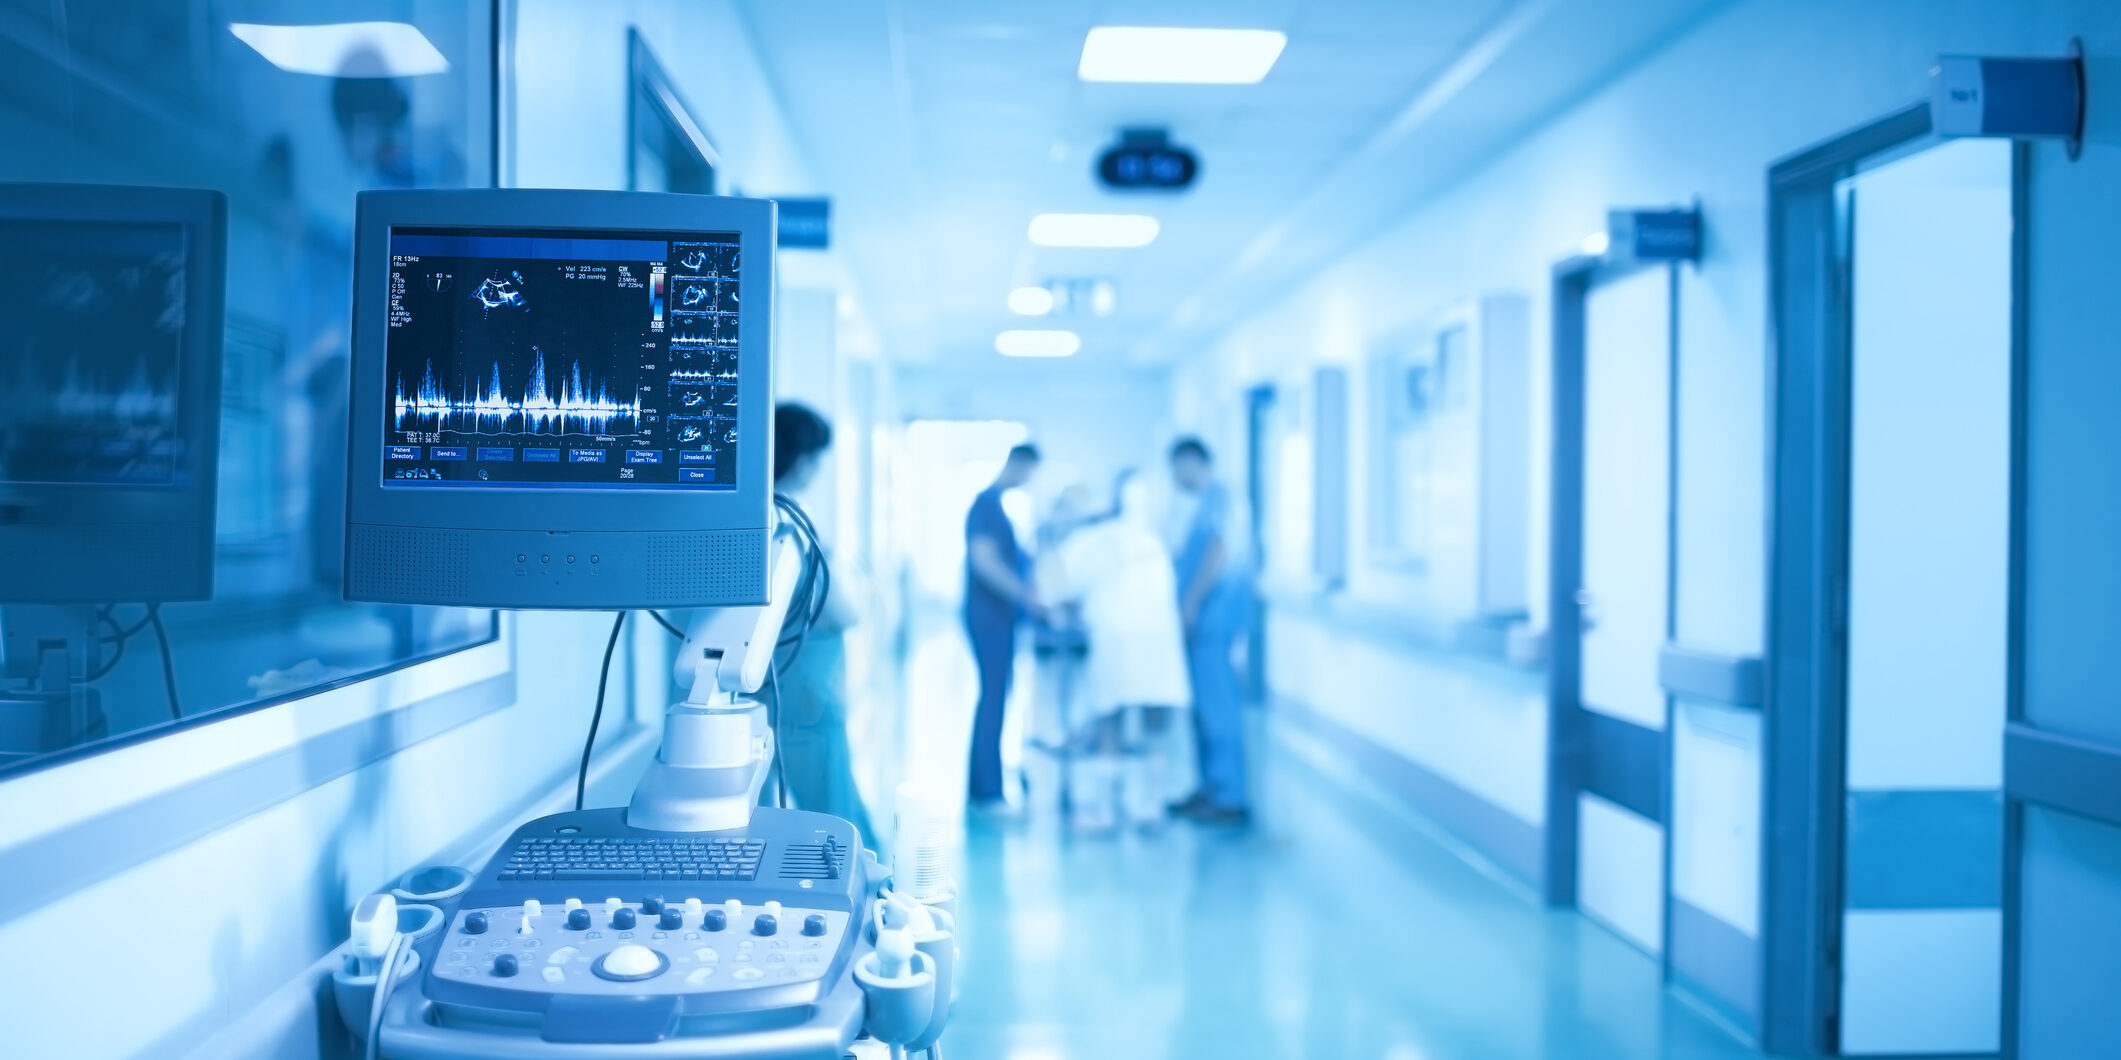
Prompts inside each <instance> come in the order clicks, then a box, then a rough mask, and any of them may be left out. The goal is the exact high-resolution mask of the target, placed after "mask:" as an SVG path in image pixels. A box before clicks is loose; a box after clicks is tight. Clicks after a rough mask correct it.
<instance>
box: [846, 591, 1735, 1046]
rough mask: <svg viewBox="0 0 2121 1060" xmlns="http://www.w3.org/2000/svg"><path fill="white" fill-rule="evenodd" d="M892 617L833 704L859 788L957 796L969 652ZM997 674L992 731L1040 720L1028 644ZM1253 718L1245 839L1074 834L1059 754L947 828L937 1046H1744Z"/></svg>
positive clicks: (971, 684) (1603, 934) (938, 632)
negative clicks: (947, 937) (955, 910)
mask: <svg viewBox="0 0 2121 1060" xmlns="http://www.w3.org/2000/svg"><path fill="white" fill-rule="evenodd" d="M915 628H916V629H917V630H918V631H919V632H918V633H917V634H916V635H915V636H913V637H911V638H909V643H908V644H907V646H906V651H905V654H904V656H903V658H904V660H905V661H904V664H903V665H902V666H901V667H898V668H897V669H898V670H899V673H898V674H897V675H894V676H895V678H896V679H895V680H892V679H886V680H887V681H888V682H889V683H891V684H896V685H897V686H898V687H899V688H900V689H902V690H903V691H902V694H900V695H896V696H890V697H888V700H889V705H888V706H885V705H883V704H880V703H877V702H876V700H879V699H885V698H886V697H884V696H881V695H879V696H877V697H874V698H873V699H872V704H871V710H873V711H875V713H874V714H872V715H870V716H869V717H866V718H864V719H861V720H858V721H857V723H856V731H857V732H861V731H864V730H865V729H867V730H869V731H870V732H871V733H872V736H871V737H870V739H872V740H873V741H875V742H873V743H872V744H871V746H872V747H874V748H876V749H878V750H882V749H883V747H884V746H886V745H889V744H896V745H897V746H896V750H895V751H894V752H892V753H890V754H884V755H871V756H865V757H868V758H869V761H870V762H871V764H872V766H873V767H882V768H877V769H876V773H877V774H878V775H873V776H871V777H869V778H868V780H869V784H870V785H871V786H872V789H873V790H875V789H880V790H889V786H890V785H891V784H893V783H896V781H897V780H898V779H901V778H905V777H914V778H920V779H923V780H926V781H928V782H930V783H934V784H937V785H941V786H944V787H946V788H950V789H952V790H957V791H962V790H963V786H964V779H963V778H964V754H965V747H966V739H967V733H968V732H969V730H970V725H971V706H972V701H973V698H974V697H975V695H976V691H977V679H976V677H975V676H974V674H973V671H972V663H971V658H970V653H969V652H968V651H967V650H966V649H965V647H964V638H963V634H962V632H960V630H959V629H958V628H957V626H956V624H955V622H953V621H950V616H949V614H948V613H947V612H936V613H931V614H927V615H922V616H920V617H919V618H918V619H916V622H915ZM879 676H881V675H879ZM901 682H902V683H901ZM1018 685H1019V692H1018V694H1017V695H1015V696H1013V697H1012V709H1013V710H1015V711H1017V713H1018V714H1019V715H1020V716H1018V717H1013V718H1012V719H1011V722H1012V725H1011V730H1012V731H1014V730H1016V729H1018V728H1025V729H1029V730H1031V731H1040V730H1041V729H1042V727H1043V724H1044V716H1043V713H1042V709H1041V705H1039V704H1034V703H1031V702H1030V700H1031V699H1033V698H1035V696H1036V692H1037V689H1038V688H1039V687H1040V685H1039V676H1038V674H1037V672H1036V669H1035V667H1034V666H1033V665H1032V664H1031V663H1030V661H1029V660H1028V658H1027V659H1026V660H1025V662H1024V664H1023V665H1022V666H1020V667H1019V670H1018ZM879 692H881V689H879ZM861 698H871V697H861ZM901 702H902V703H903V704H904V705H905V707H904V713H903V714H902V715H901V714H898V712H897V710H896V709H894V708H896V707H897V705H898V704H899V703H901ZM864 713H865V714H867V713H869V712H868V711H865V712H864ZM886 715H896V716H895V717H887V716H886ZM1023 715H1035V716H1038V717H1039V720H1032V718H1030V717H1026V716H1023ZM1253 721H1254V726H1253V733H1254V740H1253V746H1254V747H1257V748H1260V749H1262V752H1263V753H1261V754H1259V755H1257V756H1256V757H1255V760H1254V761H1255V765H1256V767H1257V779H1256V781H1255V783H1256V784H1257V795H1258V799H1257V801H1258V810H1259V818H1258V820H1257V823H1256V824H1255V826H1254V827H1253V828H1252V829H1251V830H1250V831H1247V832H1242V833H1230V832H1216V831H1208V830H1202V829H1199V828H1195V827H1193V826H1190V825H1184V824H1174V825H1172V826H1171V827H1169V828H1166V829H1165V830H1163V831H1162V832H1160V833H1158V834H1155V835H1138V834H1132V833H1127V834H1121V835H1107V836H1101V837H1098V836H1082V835H1077V834H1074V833H1071V832H1070V831H1068V830H1067V829H1064V828H1062V827H1061V826H1060V825H1059V824H1058V822H1057V820H1056V816H1057V814H1056V808H1055V806H1054V802H1055V799H1054V797H1053V791H1052V789H1053V786H1054V785H1055V784H1057V776H1056V775H1055V773H1056V771H1054V770H1053V769H1052V768H1051V765H1050V763H1048V762H1046V761H1045V760H1044V759H1042V758H1041V757H1040V756H1038V755H1036V754H1032V755H1029V756H1028V757H1026V758H1025V760H1024V761H1023V766H1024V771H1025V773H1026V777H1027V783H1028V785H1029V787H1030V788H1031V792H1030V795H1029V798H1028V800H1027V803H1028V810H1027V812H1025V813H1024V814H1023V815H1022V816H1020V817H1016V818H1005V819H993V818H975V819H973V820H971V821H970V822H969V823H968V824H967V835H966V849H965V866H964V878H963V879H962V880H961V893H962V906H961V909H960V923H962V924H963V925H965V930H964V933H963V934H962V935H961V936H960V938H961V941H962V944H963V946H964V963H963V964H962V965H961V966H960V975H961V977H962V983H963V994H962V997H961V999H960V1003H959V1005H958V1009H957V1016H956V1018H955V1019H954V1021H953V1022H952V1024H951V1029H950V1032H949V1034H948V1035H947V1036H946V1037H945V1040H944V1047H945V1052H946V1053H947V1054H948V1055H949V1057H950V1058H951V1060H1166V1058H1168V1060H1193V1058H1200V1060H1208V1058H1215V1060H1231V1058H1246V1060H1249V1058H1253V1057H1259V1058H1299V1057H1301V1058H1318V1060H1461V1058H1463V1060H1487V1058H1496V1060H1514V1058H1525V1060H1653V1058H1659V1060H1661V1058H1673V1060H1678V1058H1686V1060H1723V1058H1733V1060H1736V1058H1757V1057H1759V1056H1760V1054H1759V1053H1757V1052H1755V1051H1754V1050H1752V1049H1751V1048H1748V1047H1747V1046H1745V1045H1743V1044H1742V1043H1741V1042H1740V1041H1739V1040H1738V1039H1736V1038H1734V1037H1732V1036H1731V1035H1730V1034H1729V1033H1727V1032H1726V1031H1724V1030H1723V1029H1722V1028H1721V1027H1719V1026H1717V1025H1716V1024H1714V1023H1713V1022H1711V1020H1710V1018H1709V1017H1708V1016H1706V1015H1704V1014H1703V1013H1702V1012H1700V1011H1699V1010H1697V1009H1695V1008H1693V1007H1692V1006H1691V1005H1690V1004H1689V1003H1687V1002H1686V1001H1684V1000H1682V999H1680V998H1679V997H1677V996H1676V995H1674V994H1672V993H1669V992H1667V991H1666V990H1664V989H1663V985H1662V983H1661V982H1660V972H1659V968H1658V963H1657V961H1656V960H1655V959H1653V958H1651V957H1650V956H1648V955H1646V954H1644V953H1643V952H1642V951H1640V950H1638V949H1636V948H1634V947H1633V946H1632V945H1630V944H1628V943H1626V942H1623V941H1621V940H1620V939H1619V938H1618V937H1617V936H1615V935H1613V934H1612V933H1611V932H1609V931H1607V930H1605V929H1604V928H1601V927H1598V926H1597V925H1595V924H1592V923H1591V922H1589V921H1587V920H1585V919H1584V918H1583V917H1581V916H1579V915H1577V914H1576V913H1573V912H1566V911H1561V912H1557V911H1550V910H1547V909H1545V908H1542V907H1541V906H1539V905H1538V904H1537V903H1536V902H1535V901H1534V899H1533V896H1532V895H1531V893H1530V892H1529V891H1528V890H1526V889H1524V888H1523V887H1522V885H1520V884H1517V883H1515V882H1513V881H1509V880H1506V879H1503V878H1499V877H1497V876H1494V875H1491V874H1490V873H1489V871H1487V870H1485V869H1484V868H1482V867H1480V866H1479V865H1478V864H1477V863H1476V862H1474V861H1471V860H1469V859H1467V858H1466V857H1464V856H1463V855H1462V853H1461V852H1460V850H1459V849H1457V848H1456V847H1454V846H1453V845H1452V843H1451V840H1450V839H1449V837H1448V836H1446V835H1444V834H1442V833H1440V832H1439V831H1437V830H1436V829H1435V827H1434V826H1433V825H1432V824H1430V823H1429V822H1427V821H1426V820H1425V819H1422V818H1419V817H1416V816H1413V815H1411V814H1409V813H1407V812H1406V811H1405V809H1404V808H1403V807H1402V806H1400V805H1399V804H1397V803H1395V802H1393V801H1392V800H1391V799H1389V798H1388V797H1386V796H1384V795H1382V794H1381V793H1379V792H1377V791H1375V790H1372V789H1368V788H1366V787H1364V786H1363V784H1362V782H1361V781H1360V780H1359V779H1356V780H1349V779H1347V778H1345V777H1344V776H1342V771H1341V770H1339V768H1338V767H1337V765H1336V763H1334V762H1333V761H1332V759H1331V757H1330V756H1329V755H1328V754H1327V752H1326V751H1325V750H1324V749H1323V748H1321V747H1319V746H1318V745H1316V744H1314V743H1312V742H1311V741H1309V740H1308V738H1306V737H1304V736H1303V735H1302V734H1301V733H1300V731H1298V730H1296V729H1293V728H1291V727H1288V726H1284V725H1278V724H1274V723H1273V722H1271V721H1270V720H1269V719H1268V718H1267V716H1266V715H1265V714H1264V713H1260V714H1258V716H1255V718H1254V719H1253ZM887 731H888V732H891V733H892V735H891V736H890V738H889V739H886V738H885V735H884V734H885V733H886V732H887ZM887 763H889V765H887ZM892 765H895V766H897V767H898V768H896V769H890V766H892ZM885 769H889V770H890V772H891V773H893V774H895V775H892V776H886V775H882V774H883V773H884V771H885Z"/></svg>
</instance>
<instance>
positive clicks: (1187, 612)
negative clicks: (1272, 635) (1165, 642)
mask: <svg viewBox="0 0 2121 1060" xmlns="http://www.w3.org/2000/svg"><path fill="white" fill-rule="evenodd" d="M1171 479H1172V481H1173V482H1174V483H1175V484H1176V485H1177V486H1178V489H1179V491H1180V492H1181V493H1183V494H1185V495H1186V496H1187V497H1189V498H1190V499H1191V500H1192V502H1193V510H1192V516H1191V518H1190V519H1189V520H1188V521H1187V523H1186V527H1185V532H1184V534H1183V536H1182V538H1181V540H1180V543H1179V546H1178V551H1177V555H1176V557H1175V559H1174V561H1173V562H1174V564H1175V565H1176V567H1177V568H1178V596H1179V613H1180V615H1181V617H1183V618H1184V619H1185V623H1186V665H1187V668H1188V669H1189V670H1190V671H1191V673H1192V676H1193V724H1194V731H1195V736H1196V739H1197V746H1198V749H1199V754H1200V789H1199V790H1197V791H1195V792H1194V793H1193V795H1192V796H1191V797H1189V798H1187V799H1186V800H1185V801H1184V802H1181V803H1179V804H1178V805H1177V806H1175V807H1173V808H1172V809H1173V811H1174V812H1176V813H1178V814H1179V815H1181V816H1184V817H1190V818H1192V819H1193V820H1195V821H1199V822H1201V823H1204V824H1218V825H1236V826H1242V825H1245V824H1249V823H1250V822H1251V808H1250V800H1249V799H1248V797H1247V795H1246V791H1245V788H1246V785H1245V731H1244V694H1243V687H1242V685H1240V683H1239V682H1238V677H1237V667H1236V665H1235V664H1234V663H1232V662H1231V661H1230V652H1231V650H1232V649H1233V648H1235V647H1236V646H1237V638H1238V637H1239V636H1240V635H1242V634H1243V632H1244V627H1245V614H1246V611H1247V609H1248V596H1249V594H1248V591H1247V589H1246V584H1245V578H1244V574H1243V564H1242V562H1241V561H1240V557H1238V556H1237V555H1236V554H1235V549H1233V548H1232V547H1231V543H1230V536H1229V532H1228V524H1229V518H1230V495H1229V493H1228V492H1227V491H1226V490H1224V488H1223V484H1222V483H1221V482H1219V481H1217V480H1216V478H1215V467H1214V463H1213V462H1212V460H1211V459H1210V458H1209V455H1208V447H1207V445H1205V444H1204V443H1202V442H1201V440H1200V439H1198V438H1181V439H1179V440H1178V442H1177V443H1175V444H1174V445H1172V446H1171Z"/></svg>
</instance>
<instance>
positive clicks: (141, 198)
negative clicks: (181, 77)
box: [0, 184, 228, 626]
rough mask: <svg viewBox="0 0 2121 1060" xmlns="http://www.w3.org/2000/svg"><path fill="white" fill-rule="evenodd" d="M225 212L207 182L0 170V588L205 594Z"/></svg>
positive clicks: (94, 594) (115, 598)
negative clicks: (134, 182) (132, 181)
mask: <svg viewBox="0 0 2121 1060" xmlns="http://www.w3.org/2000/svg"><path fill="white" fill-rule="evenodd" d="M227 230H228V202H227V199H226V197H225V196H223V195H222V194H221V193H220V192H217V191H210V190H198V189H188V188H149V187H124V186H101V185H84V184H0V556H4V557H5V562H0V603H6V604H106V603H148V602H160V601H171V600H204V599H206V598H208V597H210V596H212V595H213V550H214V483H215V460H216V455H217V452H218V435H219V424H220V415H221V409H220V404H221V328H222V312H223V305H222V300H223V299H222V295H223V291H224V271H223V268H224V266H223V255H224V251H225V247H226V244H227ZM17 617H19V612H18V613H17ZM19 624H20V623H19V622H18V623H13V624H11V625H16V626H19Z"/></svg>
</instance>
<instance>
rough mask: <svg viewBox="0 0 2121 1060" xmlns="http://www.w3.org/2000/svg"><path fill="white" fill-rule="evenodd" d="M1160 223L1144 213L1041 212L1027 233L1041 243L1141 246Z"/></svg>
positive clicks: (1060, 245) (1068, 245)
mask: <svg viewBox="0 0 2121 1060" xmlns="http://www.w3.org/2000/svg"><path fill="white" fill-rule="evenodd" d="M1162 227H1163V226H1161V225H1159V224H1157V223H1156V218H1154V217H1150V216H1148V215H1147V214H1138V213H1042V214H1039V215H1038V216H1036V217H1033V218H1032V219H1031V230H1030V233H1029V234H1030V237H1031V242H1033V243H1036V244H1038V245H1039V246H1042V247H1145V246H1148V245H1149V244H1150V243H1153V242H1155V241H1156V234H1157V233H1158V232H1159V231H1161V230H1162Z"/></svg>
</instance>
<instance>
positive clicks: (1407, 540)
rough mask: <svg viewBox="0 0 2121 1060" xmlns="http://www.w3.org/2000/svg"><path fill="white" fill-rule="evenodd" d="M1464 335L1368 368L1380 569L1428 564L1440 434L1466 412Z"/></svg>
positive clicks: (1449, 335)
mask: <svg viewBox="0 0 2121 1060" xmlns="http://www.w3.org/2000/svg"><path fill="white" fill-rule="evenodd" d="M1467 356H1468V352H1467V329H1466V328H1465V327H1464V326H1463V325H1458V326H1453V327H1448V328H1445V329H1443V330H1441V331H1438V332H1436V333H1434V334H1433V335H1431V336H1429V337H1428V339H1427V340H1426V341H1423V342H1421V343H1419V344H1417V345H1415V346H1413V347H1411V348H1408V349H1404V350H1398V351H1394V352H1391V353H1388V354H1386V355H1384V356H1381V357H1379V358H1377V359H1376V360H1375V361H1373V362H1372V365H1371V388H1372V392H1373V393H1374V394H1375V395H1376V406H1375V410H1374V413H1373V415H1372V417H1371V422H1372V423H1373V424H1374V428H1373V433H1374V437H1375V444H1374V447H1373V449H1372V454H1373V455H1372V459H1371V467H1372V468H1373V472H1372V476H1373V480H1374V486H1373V489H1372V492H1371V496H1372V497H1373V498H1375V499H1374V500H1373V502H1372V503H1371V505H1370V542H1371V545H1372V546H1373V552H1374V553H1375V554H1376V555H1377V556H1378V557H1379V558H1380V559H1382V560H1383V561H1385V562H1386V563H1387V564H1392V565H1403V566H1408V567H1413V568H1416V569H1419V568H1422V567H1425V566H1426V565H1427V563H1428V561H1429V559H1430V552H1431V551H1432V548H1433V544H1434V539H1435V537H1436V534H1437V530H1438V527H1437V525H1436V524H1437V508H1438V503H1439V500H1440V499H1441V498H1440V487H1441V485H1442V482H1441V478H1442V476H1444V475H1445V474H1446V473H1447V472H1448V471H1449V470H1450V468H1448V467H1446V466H1442V461H1441V460H1440V459H1439V457H1440V455H1441V453H1440V450H1441V449H1443V448H1444V447H1445V446H1446V444H1447V442H1448V439H1446V438H1445V437H1444V436H1443V431H1442V429H1441V428H1442V427H1443V425H1444V424H1445V423H1446V422H1447V421H1448V420H1449V419H1451V418H1452V417H1453V416H1454V415H1458V416H1462V415H1463V414H1464V413H1465V412H1466V411H1467V406H1468V405H1469V404H1470V401H1471V395H1470V393H1469V387H1468V383H1469V379H1468V371H1467V368H1468V366H1467V363H1466V360H1467Z"/></svg>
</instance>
